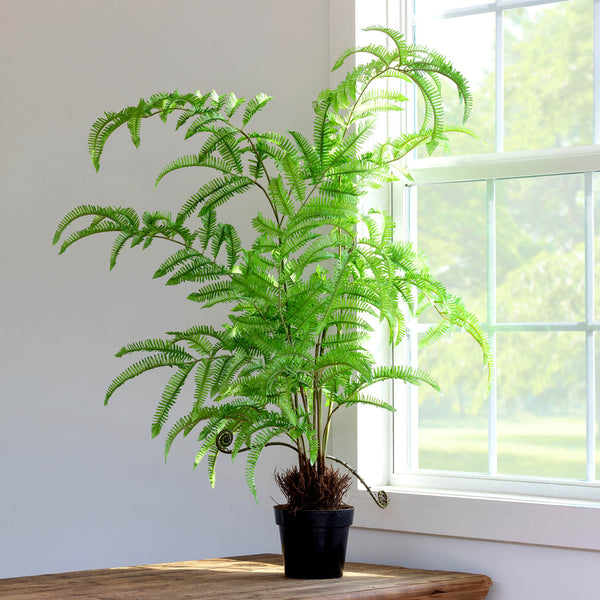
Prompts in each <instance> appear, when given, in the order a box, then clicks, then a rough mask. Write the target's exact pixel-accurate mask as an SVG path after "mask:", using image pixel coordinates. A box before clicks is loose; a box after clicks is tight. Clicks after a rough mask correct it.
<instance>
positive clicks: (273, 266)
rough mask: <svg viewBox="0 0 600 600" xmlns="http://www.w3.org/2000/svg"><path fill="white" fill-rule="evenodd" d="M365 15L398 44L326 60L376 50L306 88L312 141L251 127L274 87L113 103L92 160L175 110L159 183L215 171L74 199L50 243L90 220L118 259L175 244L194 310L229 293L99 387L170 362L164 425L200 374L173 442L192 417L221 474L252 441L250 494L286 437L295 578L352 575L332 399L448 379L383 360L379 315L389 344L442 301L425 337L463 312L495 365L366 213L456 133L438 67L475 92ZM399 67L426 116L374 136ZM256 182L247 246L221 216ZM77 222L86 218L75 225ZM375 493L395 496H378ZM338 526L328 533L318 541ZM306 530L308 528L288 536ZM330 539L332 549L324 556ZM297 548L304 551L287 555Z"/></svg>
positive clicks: (340, 404) (285, 530)
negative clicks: (141, 198)
mask: <svg viewBox="0 0 600 600" xmlns="http://www.w3.org/2000/svg"><path fill="white" fill-rule="evenodd" d="M368 29H369V30H370V31H376V32H379V33H382V34H384V35H385V36H386V37H387V38H388V41H389V46H390V48H391V49H388V48H386V47H384V46H381V45H373V44H371V45H369V46H366V47H363V48H355V49H349V50H347V51H346V52H344V53H343V54H342V56H341V57H340V59H339V60H338V61H337V62H336V64H335V65H334V69H337V68H339V67H341V66H342V65H343V63H344V61H345V60H346V59H347V58H348V57H350V56H351V55H352V54H354V53H355V52H362V53H367V54H368V55H370V56H369V61H368V62H366V64H363V65H360V66H355V67H353V68H352V69H350V70H349V72H348V73H347V75H346V76H345V78H344V79H343V81H342V82H341V83H340V85H339V86H338V87H337V88H335V89H326V90H324V91H323V92H321V94H320V95H319V97H318V99H317V100H316V101H315V102H314V103H313V109H314V113H315V117H314V131H313V139H312V140H309V139H308V138H307V137H305V136H304V135H303V134H302V133H300V132H297V131H289V132H288V134H287V135H283V134H280V133H274V132H268V131H267V132H257V131H253V129H252V128H251V126H250V123H251V120H252V118H253V116H254V115H255V114H256V113H257V112H258V111H260V110H262V109H264V108H265V107H266V106H267V104H268V103H269V101H270V100H271V98H270V97H269V96H267V95H265V94H258V95H257V96H255V97H254V98H252V99H250V100H249V101H246V100H244V99H241V98H237V97H236V96H235V95H234V94H224V95H219V94H217V93H216V92H214V91H213V92H211V93H208V94H202V93H200V92H193V93H189V94H179V93H177V92H173V93H158V94H155V95H153V96H151V97H150V98H149V99H147V100H145V99H142V100H140V101H139V103H138V104H137V105H135V106H130V107H127V108H124V109H122V110H119V111H117V112H107V113H105V114H104V116H102V117H100V118H99V119H98V120H97V121H96V122H95V123H94V124H93V127H92V130H91V133H90V138H89V149H90V154H91V158H92V162H93V164H94V166H95V168H96V170H98V169H99V166H100V157H101V154H102V152H103V150H104V147H105V144H106V142H107V140H108V139H109V137H110V135H111V134H112V133H113V132H114V131H115V130H117V129H118V128H119V127H121V126H124V125H126V126H127V127H128V128H129V131H130V134H131V139H132V141H133V143H134V145H135V146H136V147H137V146H139V143H140V126H141V123H142V121H143V120H144V119H148V118H153V117H160V118H161V119H162V120H163V121H164V122H168V121H169V118H170V117H172V118H175V119H176V129H177V130H183V131H184V132H185V133H184V135H185V138H186V139H190V140H191V142H192V143H193V144H195V145H194V150H193V153H191V154H189V155H187V156H183V157H181V158H178V159H177V160H174V161H173V162H171V163H170V164H168V165H167V166H166V167H165V168H164V169H163V170H162V172H161V173H160V174H159V175H158V179H157V182H159V181H160V180H161V179H162V178H163V177H165V176H166V175H168V174H170V173H172V172H173V171H176V170H178V169H183V168H190V167H205V168H208V169H210V170H212V171H213V172H215V173H216V176H215V177H214V178H213V179H211V180H210V181H208V183H206V184H204V185H202V187H200V189H198V191H197V192H196V193H195V194H193V195H192V196H191V197H190V198H189V199H187V200H185V201H184V202H183V203H182V204H181V206H180V207H178V208H176V209H175V210H176V212H175V213H172V212H170V211H159V212H144V213H143V214H142V215H138V214H137V212H136V211H135V210H134V209H132V208H122V207H116V206H90V205H84V206H79V207H77V208H75V209H73V210H72V211H70V212H69V213H68V214H67V215H66V216H65V217H64V218H63V219H62V220H61V222H60V224H59V225H58V228H57V231H56V234H55V237H54V243H58V242H59V241H60V240H61V239H62V245H61V246H60V252H61V253H62V252H64V251H65V250H66V249H67V248H69V247H70V246H71V245H72V244H74V243H75V242H78V241H79V240H81V239H83V238H85V237H87V236H89V235H95V234H99V233H113V234H115V235H116V239H115V240H114V243H113V245H112V251H111V254H110V268H111V269H112V268H113V267H114V266H115V264H116V261H117V259H118V257H119V255H120V253H121V252H122V251H123V249H124V248H125V247H126V246H130V247H135V246H140V247H142V248H147V247H149V246H150V245H151V244H155V243H156V244H164V245H165V247H167V248H168V247H169V245H170V247H171V253H169V254H168V255H167V256H166V257H165V259H164V261H163V262H162V264H160V265H159V266H158V268H157V270H156V273H155V275H154V276H155V277H164V278H166V283H167V285H175V284H191V285H192V288H193V291H191V293H190V294H189V295H188V296H187V298H188V300H190V301H192V302H196V303H198V304H199V305H200V306H201V307H209V306H213V305H217V304H226V305H227V306H228V307H229V308H230V312H229V317H228V321H227V322H226V323H224V324H223V325H222V326H220V327H215V326H212V325H207V324H196V325H192V326H191V327H189V328H188V329H185V330H183V331H172V332H168V333H167V334H166V335H167V337H165V338H161V339H146V340H142V341H138V342H134V343H129V344H127V345H125V346H123V348H121V350H119V352H118V353H117V356H119V357H121V356H127V357H129V356H130V355H134V354H140V353H141V354H142V355H143V357H142V358H141V359H139V360H137V361H136V362H133V364H131V365H130V366H128V367H127V368H126V369H125V370H124V371H123V372H122V373H121V374H120V375H118V376H117V377H116V378H115V379H114V381H113V382H112V383H111V384H110V385H109V387H108V391H107V393H106V400H105V402H108V401H109V399H110V398H111V397H112V395H113V394H114V392H116V391H117V390H118V389H119V388H120V387H121V386H122V385H123V384H125V383H126V382H128V381H129V380H131V379H133V378H135V377H137V376H138V375H141V374H142V373H145V372H147V371H150V370H152V369H156V368H160V367H168V368H169V370H170V371H171V374H170V377H169V379H168V381H167V383H166V385H165V387H164V390H163V392H162V397H161V399H160V401H159V403H158V407H157V409H156V412H155V415H154V419H153V422H152V436H158V435H159V434H160V433H161V431H162V430H163V428H165V426H166V425H167V423H168V420H169V416H170V413H171V410H172V409H173V407H174V405H175V402H176V400H177V398H178V397H179V396H180V394H181V392H182V390H183V389H184V388H186V389H187V388H190V391H191V394H190V398H189V401H188V403H187V406H186V409H185V412H184V414H182V415H180V416H179V418H178V419H175V420H174V423H173V422H172V423H171V425H170V428H169V430H168V433H167V435H166V444H165V455H166V454H168V452H169V448H170V447H171V445H172V443H173V442H174V440H175V439H176V438H177V437H178V436H187V435H189V434H190V433H192V432H193V433H194V434H195V435H197V439H198V443H199V449H198V453H197V455H196V457H195V462H194V464H195V465H197V464H198V463H199V462H200V461H201V460H202V459H204V458H206V462H207V464H208V472H209V477H210V481H211V483H213V485H214V477H215V467H216V464H217V458H218V456H219V455H220V454H228V455H230V456H231V458H232V459H235V458H236V457H237V456H239V455H240V454H242V453H243V454H244V455H245V457H246V464H247V467H246V481H247V484H248V486H249V488H250V490H251V491H252V493H253V494H254V495H256V489H255V483H254V473H255V467H256V463H257V460H258V458H259V456H260V455H261V453H262V451H263V450H264V449H265V448H266V447H268V446H272V445H283V446H286V447H288V448H289V449H290V450H291V451H292V452H293V453H294V454H295V456H296V457H297V464H296V466H295V467H293V468H291V469H288V470H286V471H283V472H280V473H278V474H277V476H276V479H277V482H278V484H279V486H280V488H281V490H282V492H283V494H284V496H285V497H286V504H285V505H282V506H279V507H276V520H277V523H278V524H279V525H280V528H281V535H282V541H283V542H284V544H285V545H284V556H285V561H286V574H287V575H288V576H293V577H338V576H340V575H341V572H342V571H341V570H342V568H343V560H344V552H345V547H344V543H345V537H346V536H347V528H348V526H349V525H350V523H351V521H352V511H353V509H352V508H351V507H347V506H346V504H345V503H344V494H345V492H346V491H347V490H348V488H349V486H350V482H351V479H350V477H349V476H348V474H347V472H346V471H345V470H343V471H341V470H339V468H334V466H332V464H331V463H332V462H336V461H337V463H341V465H342V467H347V468H348V469H350V472H352V473H354V474H355V475H357V474H356V473H355V472H354V471H353V470H352V469H351V468H350V467H349V465H347V464H346V463H345V462H343V461H341V460H338V459H334V458H333V457H329V456H328V454H327V447H328V441H329V435H330V429H331V425H332V421H333V420H334V418H335V415H336V413H337V412H338V411H339V410H340V409H341V408H345V407H350V406H354V405H357V404H368V405H374V406H377V407H381V408H382V409H387V410H393V407H392V406H391V405H390V404H388V403H386V402H385V401H384V400H382V399H381V398H377V397H374V396H373V395H371V394H369V387H370V386H371V385H373V384H374V383H377V382H380V381H384V380H389V379H399V380H401V381H404V382H407V383H410V384H426V385H430V386H433V387H434V388H435V389H438V384H437V383H436V381H435V380H434V379H433V378H432V377H431V376H430V375H429V374H428V373H426V372H424V371H422V370H418V369H414V368H410V367H407V366H392V367H390V366H384V365H378V364H376V362H375V360H374V358H373V356H372V354H371V353H370V352H369V350H368V349H367V340H368V338H369V334H370V332H371V331H372V328H373V325H372V323H373V319H375V321H377V320H378V321H379V322H380V323H381V324H385V326H386V327H387V329H388V330H389V340H390V343H392V344H397V343H399V342H400V341H401V340H402V338H403V336H404V335H405V320H406V318H407V316H408V315H410V314H414V313H415V312H416V311H420V310H422V309H423V308H424V307H426V306H432V307H434V308H435V310H436V311H437V314H438V315H439V323H438V324H437V325H436V326H435V327H433V328H432V329H431V330H430V331H429V332H428V334H427V335H426V336H425V337H426V341H427V340H434V339H436V338H437V337H438V336H439V335H440V334H442V333H443V332H444V331H446V330H448V329H449V328H451V327H459V328H462V329H464V330H466V331H467V332H468V333H470V334H471V335H472V336H473V338H474V339H475V340H476V341H477V342H478V343H479V345H480V346H481V348H482V350H483V357H484V362H485V363H487V364H488V365H489V362H490V351H489V347H488V343H487V340H486V337H485V335H484V333H483V331H482V330H481V329H480V327H479V325H478V322H477V319H476V318H475V317H474V316H473V315H472V314H471V313H469V312H468V311H467V310H466V309H465V307H464V306H463V304H462V302H461V301H460V299H458V298H456V297H455V296H453V295H451V294H449V293H448V292H447V291H446V289H445V288H444V286H443V285H442V284H441V283H440V281H439V280H437V279H436V278H434V277H433V276H432V275H431V273H430V272H429V270H428V268H427V266H426V265H425V264H424V262H423V260H422V258H421V257H420V256H419V255H418V254H417V252H416V251H415V249H414V248H413V247H411V245H410V244H408V243H404V242H398V241H394V240H393V236H392V230H393V223H392V221H391V218H390V216H389V215H388V214H386V213H384V212H377V211H374V210H371V211H366V212H365V211H363V210H361V205H360V201H361V198H362V197H363V195H364V194H366V193H367V191H368V190H369V189H370V188H372V187H377V186H379V185H381V184H382V183H384V182H387V181H391V180H394V179H396V178H398V177H401V176H402V171H401V169H400V167H401V165H402V159H403V158H404V157H405V156H406V155H407V154H408V153H409V152H411V151H413V150H414V149H415V148H417V147H419V146H422V145H426V146H427V148H428V149H429V150H433V149H434V148H435V147H436V146H438V145H439V144H441V143H444V142H445V141H446V137H445V136H446V133H447V132H448V131H464V129H463V128H462V127H461V126H447V125H446V124H445V123H444V118H443V117H444V114H443V109H442V103H441V87H440V79H446V80H448V81H449V82H451V83H452V84H454V86H455V87H456V89H457V91H458V95H459V98H460V99H461V100H462V101H463V103H464V118H465V119H466V118H467V116H468V114H469V111H470V107H471V96H470V94H469V90H468V87H467V84H466V82H465V80H464V78H463V77H462V75H461V74H460V73H459V72H457V71H456V70H455V69H454V68H453V67H452V66H451V65H450V63H449V62H448V61H447V60H446V59H444V58H443V57H442V56H440V55H439V54H437V53H436V52H433V51H430V50H427V49H424V48H422V47H417V46H412V45H407V44H406V42H405V41H404V39H403V37H402V36H401V35H400V34H399V33H398V32H396V31H393V30H391V29H388V28H384V27H378V26H376V27H375V26H374V27H370V28H368ZM389 78H397V79H399V80H400V81H401V82H403V83H405V84H409V85H414V86H415V88H416V89H417V90H418V91H420V92H421V95H422V97H423V101H424V107H425V111H424V117H423V122H422V124H421V126H420V128H419V129H418V131H416V132H415V133H403V134H401V135H399V136H398V137H396V138H394V139H388V140H386V141H383V142H379V143H376V144H373V145H371V147H370V148H369V149H365V147H366V144H367V142H368V141H369V139H370V137H371V136H372V134H373V131H374V125H375V122H376V119H377V118H378V116H379V115H381V114H385V113H386V112H388V111H397V110H400V109H402V108H403V105H404V104H405V102H406V101H407V99H406V97H405V96H403V95H402V94H400V93H398V92H392V91H389V90H387V89H385V88H384V87H382V86H381V83H382V82H385V81H387V80H388V79H389ZM196 140H201V141H200V142H198V143H197V142H196ZM250 190H258V191H259V192H260V194H261V203H260V205H258V206H257V211H256V216H255V217H254V218H253V220H252V225H253V227H254V229H255V231H256V239H255V241H254V242H253V243H252V244H251V245H249V246H248V247H243V246H242V243H241V241H240V237H239V235H238V233H237V231H236V229H235V228H234V227H233V226H232V225H231V224H228V223H226V222H223V221H222V220H221V217H220V211H219V208H220V207H222V206H223V205H225V204H226V203H227V202H235V200H236V198H237V196H239V195H240V194H244V193H246V192H248V191H250ZM80 219H84V223H85V224H84V225H83V226H82V227H81V228H79V229H75V230H74V231H71V232H70V233H66V230H67V228H70V226H72V225H73V224H74V223H75V222H77V223H79V222H80ZM186 384H189V385H187V386H186ZM373 496H374V495H373ZM374 498H376V500H377V501H378V503H379V504H380V505H382V506H383V505H385V503H386V498H385V495H379V496H378V497H375V496H374ZM315 515H316V517H315ZM314 518H317V519H318V520H319V522H318V523H317V528H318V531H319V532H321V533H318V535H317V538H316V539H313V538H310V536H309V538H310V539H309V538H307V536H306V533H305V532H306V531H307V527H308V526H309V523H311V522H312V520H313V519H314ZM338 518H339V519H341V521H340V522H339V523H338V522H336V519H338ZM299 523H300V525H299ZM329 526H332V527H333V532H334V533H333V538H332V539H331V540H329V539H327V540H325V539H324V538H323V539H322V532H323V531H324V527H329ZM298 532H301V533H302V535H301V537H302V539H301V540H299V541H296V542H293V541H292V542H291V543H292V544H296V545H295V546H294V545H292V546H291V547H289V546H288V545H287V544H288V542H289V541H290V539H291V538H293V537H294V535H296V534H298ZM307 543H312V544H316V546H317V548H316V549H315V548H313V547H308V546H306V544H307ZM294 548H296V549H294ZM334 550H339V551H340V554H339V556H336V557H332V554H333V552H334ZM319 552H321V554H319ZM295 558H299V559H300V561H301V563H303V564H301V565H300V566H295V565H294V564H293V560H294V559H295ZM327 561H329V562H327Z"/></svg>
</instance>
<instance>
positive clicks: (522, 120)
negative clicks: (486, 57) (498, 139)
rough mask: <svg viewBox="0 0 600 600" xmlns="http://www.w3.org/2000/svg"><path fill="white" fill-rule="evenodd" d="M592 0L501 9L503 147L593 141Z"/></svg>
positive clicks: (571, 143)
mask: <svg viewBox="0 0 600 600" xmlns="http://www.w3.org/2000/svg"><path fill="white" fill-rule="evenodd" d="M593 116H594V115H593V0H571V1H570V2H559V3H555V4H547V5H542V6H532V7H528V8H521V9H515V10H508V11H505V13H504V132H505V143H504V149H505V150H531V149H538V148H553V147H560V146H576V145H581V144H591V143H592V135H593Z"/></svg>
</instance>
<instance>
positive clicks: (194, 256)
mask: <svg viewBox="0 0 600 600" xmlns="http://www.w3.org/2000/svg"><path fill="white" fill-rule="evenodd" d="M188 261H189V262H192V263H194V264H196V263H200V264H206V263H209V264H213V262H212V261H211V260H210V259H209V258H206V257H205V256H204V255H202V254H200V252H198V251H197V250H195V249H194V248H181V249H180V250H177V251H176V252H175V253H174V254H172V255H171V256H169V257H168V258H167V259H166V260H164V261H163V262H162V264H161V265H160V266H159V267H158V269H156V271H155V272H154V275H153V278H154V279H157V278H158V277H164V276H165V275H166V274H167V273H172V272H173V271H174V270H175V269H177V268H178V267H180V266H181V264H182V263H187V262H188Z"/></svg>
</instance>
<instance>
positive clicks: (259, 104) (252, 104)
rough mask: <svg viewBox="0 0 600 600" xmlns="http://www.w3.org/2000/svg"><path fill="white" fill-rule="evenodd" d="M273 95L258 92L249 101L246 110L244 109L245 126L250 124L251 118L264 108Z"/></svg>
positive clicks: (243, 121) (243, 120)
mask: <svg viewBox="0 0 600 600" xmlns="http://www.w3.org/2000/svg"><path fill="white" fill-rule="evenodd" d="M272 99H273V98H272V96H267V94H263V93H262V92H261V93H260V94H257V95H256V96H254V98H252V100H250V101H248V104H247V105H246V110H245V111H244V118H243V119H242V124H243V125H244V127H245V126H246V125H247V124H248V122H249V121H250V119H251V118H252V117H253V116H254V115H255V114H256V113H257V112H258V111H260V110H262V109H263V108H264V107H265V106H266V105H267V104H268V103H269V102H270V101H271V100H272Z"/></svg>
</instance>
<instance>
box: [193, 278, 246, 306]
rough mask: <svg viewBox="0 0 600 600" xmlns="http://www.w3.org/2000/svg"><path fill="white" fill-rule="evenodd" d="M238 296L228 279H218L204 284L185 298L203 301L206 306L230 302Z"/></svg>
mask: <svg viewBox="0 0 600 600" xmlns="http://www.w3.org/2000/svg"><path fill="white" fill-rule="evenodd" d="M238 297H239V294H238V293H237V292H236V291H235V290H234V287H233V286H232V284H231V282H230V281H219V282H217V283H211V284H208V285H205V286H204V287H203V288H201V289H200V290H198V291H197V292H193V293H191V294H190V295H189V296H188V297H187V298H188V300H192V301H193V302H204V306H205V307H208V306H214V305H215V304H219V303H222V302H231V301H233V300H236V299H237V298H238Z"/></svg>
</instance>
